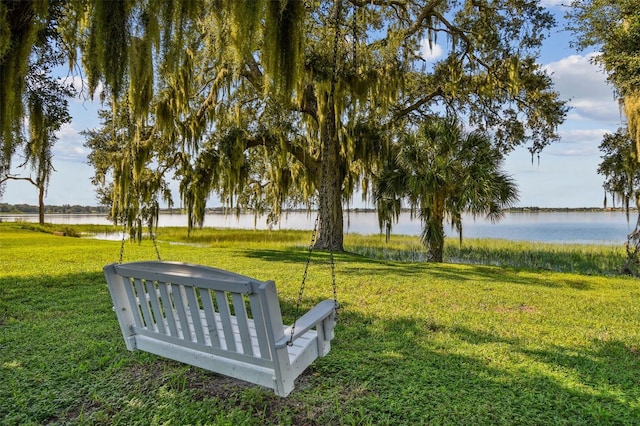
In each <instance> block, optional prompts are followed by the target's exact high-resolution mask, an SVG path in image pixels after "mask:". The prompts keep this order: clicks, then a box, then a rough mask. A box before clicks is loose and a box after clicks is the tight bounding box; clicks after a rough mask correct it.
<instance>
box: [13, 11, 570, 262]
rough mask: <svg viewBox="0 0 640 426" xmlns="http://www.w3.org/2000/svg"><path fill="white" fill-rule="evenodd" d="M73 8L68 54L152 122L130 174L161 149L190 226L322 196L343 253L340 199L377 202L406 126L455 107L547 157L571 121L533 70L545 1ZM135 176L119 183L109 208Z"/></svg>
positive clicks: (323, 227) (141, 123) (144, 123)
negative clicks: (229, 210) (376, 189)
mask: <svg viewBox="0 0 640 426" xmlns="http://www.w3.org/2000/svg"><path fill="white" fill-rule="evenodd" d="M5 3H6V2H3V4H5ZM68 4H69V6H68V14H67V15H66V16H67V19H66V20H65V21H64V22H62V23H61V25H62V30H61V31H62V33H63V34H64V35H65V37H66V40H67V46H68V47H70V49H69V51H70V52H75V50H74V49H73V47H74V46H79V47H80V48H81V51H82V53H83V56H82V60H83V62H84V69H85V70H86V73H87V76H88V77H89V83H90V84H89V85H90V87H91V88H95V87H97V85H98V82H100V81H102V82H104V83H105V86H106V88H107V90H106V92H105V93H106V95H107V97H108V98H109V99H110V100H111V101H112V102H113V105H116V106H118V105H123V104H124V103H125V102H124V98H125V97H126V98H128V100H127V105H128V108H129V110H130V112H131V115H132V117H133V121H134V122H135V126H136V128H138V129H143V128H147V127H151V129H152V130H151V132H150V134H149V135H146V134H145V136H144V137H143V136H142V134H143V132H136V131H135V129H134V131H133V133H132V134H133V136H134V140H133V141H132V142H131V143H132V144H133V145H135V146H137V148H136V149H134V150H133V151H132V152H136V153H139V155H141V156H142V157H141V158H137V159H134V164H145V163H146V162H147V161H148V159H149V156H150V155H152V154H151V153H152V152H153V151H156V152H157V151H160V152H162V153H163V155H162V156H161V157H162V158H161V161H164V162H166V163H165V164H166V166H167V170H169V169H170V168H173V169H174V170H176V173H177V174H178V176H179V177H180V178H181V179H182V184H181V187H182V196H183V198H184V200H185V205H186V206H188V207H189V208H190V209H192V211H193V212H194V213H195V214H194V215H193V219H194V221H193V222H194V224H197V222H198V221H199V220H201V217H202V212H203V206H204V202H205V201H204V200H206V197H207V196H209V194H210V193H211V191H215V192H218V193H219V194H220V195H221V197H222V198H223V200H225V201H227V202H228V203H229V204H231V203H232V202H233V203H238V202H239V201H240V202H243V201H246V202H247V203H248V204H253V205H264V202H265V200H266V202H267V204H268V205H270V207H269V208H270V209H271V210H272V211H276V212H277V211H278V209H279V207H278V206H281V205H282V203H284V202H285V201H286V200H287V199H291V198H294V199H302V200H303V201H308V200H314V199H315V203H316V205H317V207H318V208H319V212H320V216H319V217H320V230H319V237H318V240H317V245H318V246H319V247H321V248H331V249H334V250H341V249H342V237H343V234H342V233H343V229H342V228H343V218H342V208H343V203H345V202H347V203H348V202H349V200H350V199H351V197H352V195H353V193H354V190H355V188H356V187H357V185H359V184H360V185H361V187H362V190H363V193H365V194H367V193H368V192H369V185H368V182H369V179H370V177H371V175H372V174H373V173H375V171H376V170H377V168H378V167H379V165H380V162H381V160H382V159H383V157H384V155H385V153H387V152H389V151H390V150H389V147H390V145H391V144H392V143H393V142H394V135H395V134H397V131H398V129H404V128H406V127H410V126H412V125H413V123H415V122H416V121H417V120H420V119H421V118H422V117H424V116H426V115H429V114H431V113H432V112H433V111H435V110H443V109H445V110H447V109H448V110H452V111H456V112H457V113H458V114H462V115H465V116H466V117H468V119H469V122H470V123H471V125H473V126H475V127H477V128H478V129H480V130H487V131H491V132H492V133H493V134H494V135H495V136H494V138H493V140H494V141H495V143H496V145H497V146H498V147H499V148H500V149H501V150H502V151H503V152H508V151H509V150H511V149H512V148H513V147H515V146H517V145H520V144H524V143H526V144H528V145H529V148H530V149H531V150H532V152H536V151H539V150H540V149H542V148H543V147H544V146H545V145H546V144H548V143H550V142H552V141H553V140H554V139H556V138H557V135H556V133H555V130H556V127H557V125H558V124H559V123H561V122H562V121H563V119H564V116H565V113H566V108H565V106H564V103H563V102H562V101H560V100H559V99H558V95H557V93H555V92H554V91H553V88H552V84H551V80H550V78H549V76H548V75H546V74H545V73H544V72H543V71H542V70H541V68H540V66H539V65H538V64H537V63H536V57H537V49H538V48H539V47H540V44H541V42H542V40H543V38H544V37H545V35H546V34H547V33H548V31H549V30H550V29H551V28H552V26H553V25H554V22H553V19H552V16H551V15H550V14H549V13H548V12H547V11H546V10H545V9H544V8H542V7H541V6H540V5H539V4H538V2H534V1H529V0H495V1H488V0H468V1H452V0H431V1H426V2H425V1H417V0H397V1H392V2H389V1H382V0H367V1H359V0H334V1H320V0H310V1H306V2H302V1H298V0H280V1H268V0H262V1H255V2H236V1H231V0H227V1H224V0H218V1H204V0H193V1H189V2H182V1H176V0H173V1H159V0H151V1H144V2H143V1H136V0H123V1H118V2H114V1H106V0H93V1H80V0H76V1H71V2H69V3H68ZM4 8H5V9H6V8H7V6H6V5H5V6H4ZM0 15H1V14H0ZM11 31H13V29H12V30H11ZM12 34H13V32H12ZM436 43H437V44H439V45H441V46H443V47H444V49H445V55H444V56H443V58H442V59H441V60H439V61H438V62H436V63H431V62H426V61H425V60H424V59H423V58H422V57H421V55H420V50H421V48H423V47H425V46H427V47H433V46H435V45H436ZM70 56H71V58H73V55H70ZM0 66H4V62H0ZM0 78H1V77H0ZM2 124H3V129H5V125H6V123H5V122H3V123H2ZM145 156H147V157H146V158H145ZM132 170H135V167H134V168H133V169H132ZM122 176H124V175H122ZM136 176H142V175H141V174H137V173H133V172H132V173H131V174H129V175H126V176H124V177H123V178H122V179H121V180H120V181H119V182H116V183H115V185H114V192H113V197H114V200H115V199H118V197H122V194H123V193H124V192H126V191H127V188H128V186H127V185H130V184H132V182H133V180H132V179H133V178H135V177H136Z"/></svg>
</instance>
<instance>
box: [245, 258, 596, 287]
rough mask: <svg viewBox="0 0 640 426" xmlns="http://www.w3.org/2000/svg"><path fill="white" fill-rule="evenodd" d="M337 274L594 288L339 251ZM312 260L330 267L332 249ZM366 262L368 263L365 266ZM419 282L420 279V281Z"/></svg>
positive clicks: (574, 280)
mask: <svg viewBox="0 0 640 426" xmlns="http://www.w3.org/2000/svg"><path fill="white" fill-rule="evenodd" d="M243 255H244V256H246V257H248V258H255V259H260V260H263V261H267V262H277V263H281V264H297V265H304V264H305V262H306V261H307V252H306V251H304V250H301V249H299V248H288V249H283V250H262V249H258V250H246V251H243ZM334 259H335V263H336V265H337V266H336V274H338V275H339V276H340V275H342V276H346V277H351V276H358V277H361V276H375V275H377V274H381V273H384V274H385V275H392V276H397V277H405V278H412V277H415V276H416V275H421V276H428V277H429V278H433V279H438V280H445V281H448V282H452V283H464V282H467V281H478V282H488V283H491V282H495V281H496V279H501V278H500V277H501V276H502V275H508V277H509V282H510V283H511V284H521V285H528V286H542V287H549V288H563V287H570V288H573V289H576V290H588V289H590V288H591V286H590V284H589V283H588V281H587V280H585V279H582V278H580V277H579V276H573V277H564V278H558V277H554V279H553V280H551V279H541V278H540V276H527V275H523V274H518V273H514V272H517V270H512V269H511V270H509V269H506V270H505V269H504V268H502V267H498V266H482V265H457V264H449V263H429V262H423V263H404V262H397V261H387V260H378V259H372V258H369V257H365V256H362V255H359V254H354V253H335V254H334ZM311 262H312V264H314V265H319V267H326V268H327V270H329V253H328V252H324V251H317V252H314V253H313V254H312V257H311ZM363 265H364V266H363ZM417 283H419V282H417Z"/></svg>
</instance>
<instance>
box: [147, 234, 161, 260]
mask: <svg viewBox="0 0 640 426" xmlns="http://www.w3.org/2000/svg"><path fill="white" fill-rule="evenodd" d="M149 235H150V236H151V241H153V248H154V249H155V250H156V257H157V258H158V261H161V260H162V259H160V250H158V242H157V241H156V234H154V233H153V231H152V230H151V228H149Z"/></svg>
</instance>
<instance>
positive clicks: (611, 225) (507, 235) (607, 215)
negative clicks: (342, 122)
mask: <svg viewBox="0 0 640 426" xmlns="http://www.w3.org/2000/svg"><path fill="white" fill-rule="evenodd" d="M0 220H3V221H15V220H23V221H28V222H37V221H38V217H37V215H13V216H0ZM45 220H46V221H47V222H49V223H58V224H98V225H101V224H104V225H108V224H110V222H109V221H108V220H107V219H106V218H105V217H104V216H102V215H47V216H46V217H45ZM314 220H315V213H313V214H311V215H308V214H306V213H300V212H295V213H287V214H285V215H284V216H283V217H282V221H281V223H280V224H279V225H278V228H279V229H303V230H306V229H308V230H309V231H311V229H313V222H314ZM631 222H632V223H634V222H635V213H634V212H632V213H631ZM204 223H205V226H207V227H220V228H241V229H254V228H255V229H267V228H268V227H267V225H266V217H258V218H257V219H256V218H255V217H254V216H253V215H251V214H244V215H240V217H236V216H234V215H224V214H218V213H210V214H207V215H206V217H205V222H204ZM462 224H463V237H465V238H500V239H507V240H526V241H540V242H554V243H580V244H621V243H624V241H626V236H627V234H628V233H629V232H631V230H632V226H631V225H629V224H628V223H627V218H626V215H625V213H624V212H540V213H520V212H517V213H506V214H505V217H504V218H503V219H502V220H501V221H500V222H497V223H491V222H490V221H488V220H486V219H484V218H477V219H475V220H474V219H473V217H471V216H465V217H464V218H463V222H462ZM159 226H187V217H186V215H180V214H162V215H160V218H159ZM420 230H421V227H420V221H419V220H418V219H415V218H414V219H412V218H411V216H410V215H409V213H403V214H402V215H401V216H400V221H399V222H398V223H397V224H396V225H395V226H394V227H393V233H394V234H406V235H418V234H419V233H420ZM345 232H347V233H357V234H377V233H379V232H380V229H379V227H378V219H377V215H376V213H372V212H364V213H353V212H351V213H349V214H348V215H345ZM447 234H448V235H450V236H455V232H454V231H452V230H450V229H449V228H448V227H447Z"/></svg>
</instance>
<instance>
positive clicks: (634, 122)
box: [624, 93, 640, 161]
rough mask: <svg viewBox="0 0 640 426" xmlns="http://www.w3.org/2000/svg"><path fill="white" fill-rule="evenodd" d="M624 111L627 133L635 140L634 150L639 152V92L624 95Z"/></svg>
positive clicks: (639, 159)
mask: <svg viewBox="0 0 640 426" xmlns="http://www.w3.org/2000/svg"><path fill="white" fill-rule="evenodd" d="M624 113H625V116H626V117H627V127H628V128H629V135H630V136H631V139H633V140H634V141H636V152H640V93H637V94H630V95H627V96H625V98H624ZM638 161H640V158H638Z"/></svg>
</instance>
